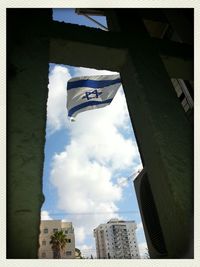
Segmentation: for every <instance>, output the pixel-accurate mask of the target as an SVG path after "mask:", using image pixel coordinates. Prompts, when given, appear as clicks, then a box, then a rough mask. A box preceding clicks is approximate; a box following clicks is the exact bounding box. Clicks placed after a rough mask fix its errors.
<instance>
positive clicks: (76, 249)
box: [75, 248, 83, 259]
mask: <svg viewBox="0 0 200 267" xmlns="http://www.w3.org/2000/svg"><path fill="white" fill-rule="evenodd" d="M75 253H76V258H77V259H83V257H82V255H81V251H80V249H78V248H75Z"/></svg>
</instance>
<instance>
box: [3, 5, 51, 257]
mask: <svg viewBox="0 0 200 267" xmlns="http://www.w3.org/2000/svg"><path fill="white" fill-rule="evenodd" d="M51 17H52V16H51V10H50V9H8V10H7V23H8V25H7V34H8V41H7V43H8V47H7V51H8V62H7V63H8V64H7V67H8V73H7V79H8V80H7V101H8V102H7V103H8V108H7V133H8V135H7V142H8V146H7V162H8V166H7V258H14V259H33V258H37V251H38V245H39V243H38V238H39V224H40V208H41V205H42V203H43V201H44V197H43V194H42V173H43V160H44V143H45V125H46V102H47V94H48V88H47V86H48V61H49V60H48V57H49V55H48V53H49V52H48V50H49V44H48V43H49V41H48V38H44V37H43V36H44V31H45V29H48V27H49V23H50V21H51Z"/></svg>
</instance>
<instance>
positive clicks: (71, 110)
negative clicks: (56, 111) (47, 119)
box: [68, 98, 113, 117]
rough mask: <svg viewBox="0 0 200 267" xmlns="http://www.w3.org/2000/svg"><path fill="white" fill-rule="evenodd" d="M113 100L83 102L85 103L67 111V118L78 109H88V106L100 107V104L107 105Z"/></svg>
mask: <svg viewBox="0 0 200 267" xmlns="http://www.w3.org/2000/svg"><path fill="white" fill-rule="evenodd" d="M112 100H113V98H111V99H107V100H105V101H101V102H99V101H89V102H85V103H82V104H79V105H77V106H75V107H73V108H71V109H70V110H69V111H68V116H69V117H72V115H73V114H74V113H75V112H76V111H78V110H79V109H82V108H85V107H89V106H97V105H102V104H107V103H111V102H112Z"/></svg>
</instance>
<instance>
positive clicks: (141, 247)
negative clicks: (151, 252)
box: [138, 242, 148, 259]
mask: <svg viewBox="0 0 200 267" xmlns="http://www.w3.org/2000/svg"><path fill="white" fill-rule="evenodd" d="M138 246H139V251H140V258H141V259H146V258H148V249H147V244H146V242H143V243H139V244H138Z"/></svg>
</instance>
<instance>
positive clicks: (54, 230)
mask: <svg viewBox="0 0 200 267" xmlns="http://www.w3.org/2000/svg"><path fill="white" fill-rule="evenodd" d="M48 232H49V229H48V228H45V229H44V230H43V233H44V234H48ZM55 232H58V228H54V229H53V233H55ZM69 232H70V233H71V232H72V231H69V230H65V231H64V233H65V234H68V233H69Z"/></svg>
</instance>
